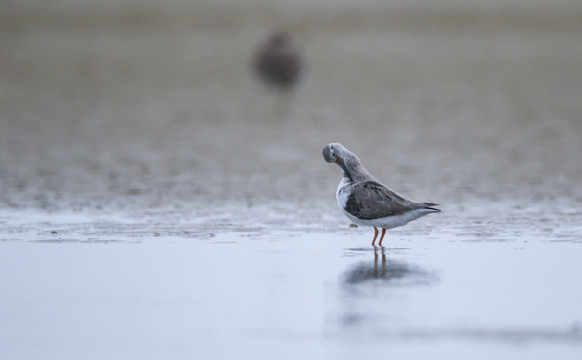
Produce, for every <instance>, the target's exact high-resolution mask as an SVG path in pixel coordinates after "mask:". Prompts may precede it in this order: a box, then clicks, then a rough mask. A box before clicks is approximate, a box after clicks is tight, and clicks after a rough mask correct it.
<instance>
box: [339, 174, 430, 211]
mask: <svg viewBox="0 0 582 360" xmlns="http://www.w3.org/2000/svg"><path fill="white" fill-rule="evenodd" d="M350 187H351V188H350V190H351V191H350V192H351V194H350V196H349V197H348V199H347V202H346V206H345V208H346V209H345V210H346V211H347V212H348V213H350V214H352V215H354V216H356V217H358V218H360V219H377V218H382V217H386V216H391V215H400V214H402V213H405V212H406V211H410V210H413V209H415V208H418V207H419V205H420V204H417V203H413V202H411V201H410V200H408V199H406V198H404V197H403V196H401V195H399V194H396V193H395V192H393V191H391V190H390V189H388V188H387V187H385V186H384V185H382V184H380V183H377V182H375V181H366V182H361V183H356V184H353V185H351V186H350Z"/></svg>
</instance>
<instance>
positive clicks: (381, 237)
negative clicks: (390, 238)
mask: <svg viewBox="0 0 582 360" xmlns="http://www.w3.org/2000/svg"><path fill="white" fill-rule="evenodd" d="M374 229H375V228H374ZM376 231H378V230H376ZM384 234H386V229H384V228H382V236H380V242H379V243H378V245H380V246H382V239H384ZM376 235H378V233H376ZM374 239H375V238H374Z"/></svg>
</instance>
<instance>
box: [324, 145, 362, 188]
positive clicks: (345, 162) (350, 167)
mask: <svg viewBox="0 0 582 360" xmlns="http://www.w3.org/2000/svg"><path fill="white" fill-rule="evenodd" d="M322 154H323V158H324V159H325V161H327V162H328V163H336V164H337V165H338V166H339V167H340V168H341V169H342V170H343V172H344V176H345V177H347V178H349V179H350V181H353V180H354V177H358V178H359V177H362V176H370V175H369V174H368V172H367V171H366V169H364V167H363V166H362V164H361V163H360V159H358V157H357V156H356V155H355V154H354V153H352V152H351V151H349V150H348V149H346V148H345V147H344V146H343V145H342V144H340V143H331V144H327V145H326V146H325V147H324V148H323V151H322Z"/></svg>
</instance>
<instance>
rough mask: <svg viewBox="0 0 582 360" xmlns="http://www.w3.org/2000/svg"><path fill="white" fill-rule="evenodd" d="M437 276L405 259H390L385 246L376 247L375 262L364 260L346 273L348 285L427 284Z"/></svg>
mask: <svg viewBox="0 0 582 360" xmlns="http://www.w3.org/2000/svg"><path fill="white" fill-rule="evenodd" d="M435 280H436V276H435V275H434V274H433V273H431V272H429V271H426V270H423V269H421V268H419V267H418V266H416V265H411V264H409V263H407V262H404V261H397V260H388V259H387V257H386V253H385V250H384V247H380V251H378V247H374V262H373V263H368V262H362V263H359V264H357V265H355V266H354V267H352V268H351V269H350V270H348V271H347V272H346V274H345V283H346V285H358V284H368V283H369V284H376V285H388V286H412V285H426V284H430V283H432V282H433V281H435Z"/></svg>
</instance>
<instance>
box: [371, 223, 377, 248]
mask: <svg viewBox="0 0 582 360" xmlns="http://www.w3.org/2000/svg"><path fill="white" fill-rule="evenodd" d="M376 237H378V229H377V228H376V227H375V226H374V240H372V246H376V245H374V243H375V242H376Z"/></svg>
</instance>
